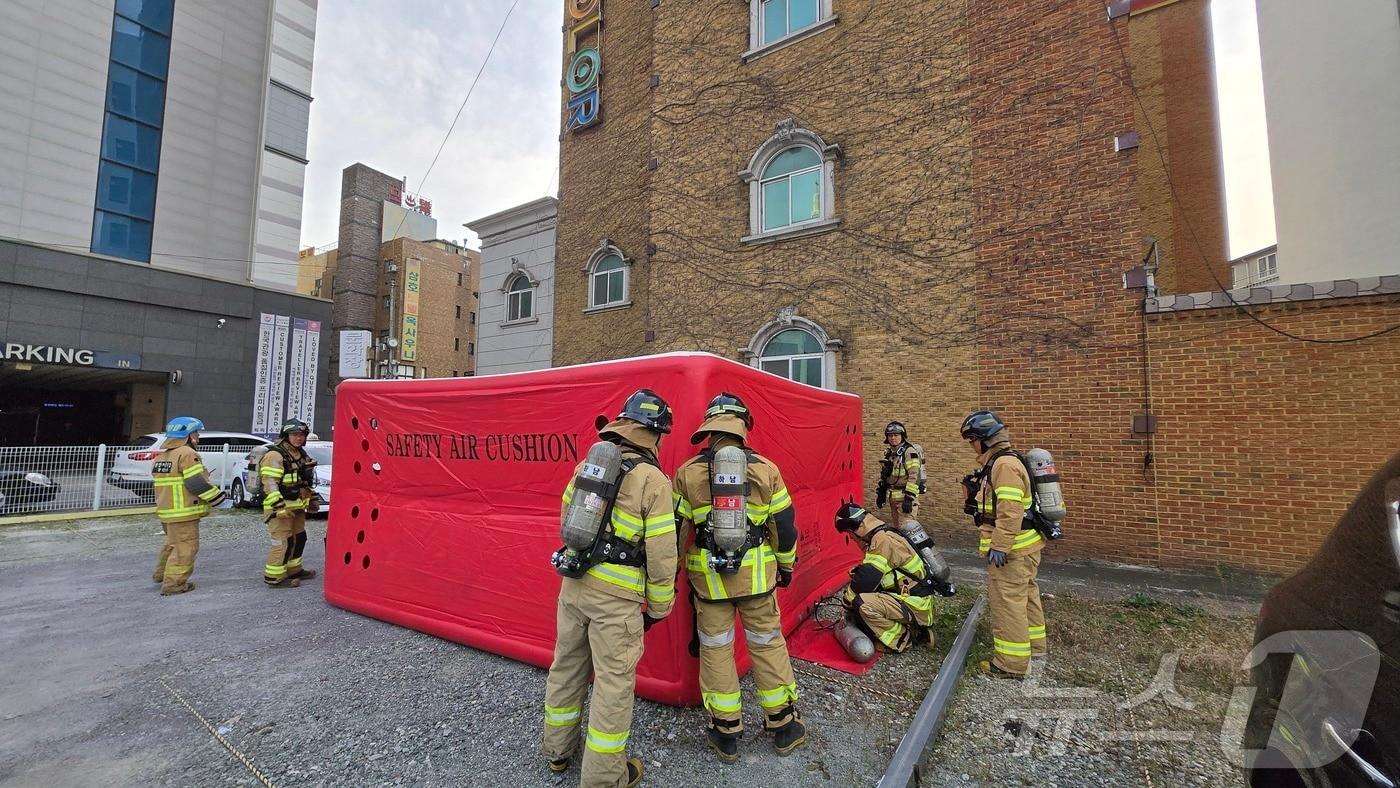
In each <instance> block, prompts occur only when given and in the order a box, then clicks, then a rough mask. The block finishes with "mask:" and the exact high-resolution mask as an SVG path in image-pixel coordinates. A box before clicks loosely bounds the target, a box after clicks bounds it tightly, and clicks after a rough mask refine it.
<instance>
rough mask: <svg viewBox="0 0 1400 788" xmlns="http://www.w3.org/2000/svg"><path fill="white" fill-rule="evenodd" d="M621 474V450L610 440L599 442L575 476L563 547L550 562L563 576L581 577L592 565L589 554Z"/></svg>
mask: <svg viewBox="0 0 1400 788" xmlns="http://www.w3.org/2000/svg"><path fill="white" fill-rule="evenodd" d="M621 476H622V449H621V448H620V447H619V446H618V445H617V444H615V443H612V442H610V441H598V442H597V443H595V444H593V445H592V446H591V447H589V449H588V455H587V456H586V457H585V458H584V460H583V465H582V466H580V467H579V470H578V475H577V476H575V477H574V497H573V500H571V501H570V502H569V508H568V509H567V510H565V512H564V518H563V522H562V523H561V524H560V526H559V538H560V539H561V540H562V541H563V542H564V546H563V547H562V548H560V549H559V550H558V551H556V552H555V553H554V555H553V556H552V557H551V559H550V563H552V564H554V568H555V570H556V571H557V572H559V574H561V575H563V576H564V577H580V576H582V575H583V573H584V572H587V571H588V567H589V566H590V562H589V554H590V553H591V552H592V550H593V547H594V545H596V544H597V542H598V540H599V538H600V537H601V536H603V531H604V529H605V528H606V527H607V518H608V514H609V511H610V510H611V508H612V502H613V500H614V499H615V498H617V487H618V482H619V481H620V479H621Z"/></svg>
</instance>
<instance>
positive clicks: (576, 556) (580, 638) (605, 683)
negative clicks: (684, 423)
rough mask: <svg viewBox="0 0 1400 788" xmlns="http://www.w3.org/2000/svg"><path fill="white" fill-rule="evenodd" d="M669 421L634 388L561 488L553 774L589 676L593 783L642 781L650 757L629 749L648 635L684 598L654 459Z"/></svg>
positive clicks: (586, 765)
mask: <svg viewBox="0 0 1400 788" xmlns="http://www.w3.org/2000/svg"><path fill="white" fill-rule="evenodd" d="M671 419H672V414H671V408H670V406H668V405H667V404H666V401H665V400H663V399H662V398H661V397H659V396H657V395H656V394H655V393H654V392H652V391H650V390H648V389H642V390H640V391H638V392H636V393H635V394H633V395H632V396H631V397H629V398H628V399H627V401H626V402H625V403H624V404H623V406H622V412H621V413H619V414H618V416H617V419H616V420H614V421H612V422H611V423H609V424H607V425H606V426H603V427H602V428H600V429H599V432H598V437H599V438H600V439H601V440H600V441H599V442H598V443H596V444H594V445H593V447H592V448H590V449H589V451H588V456H587V457H586V458H585V459H584V462H582V463H580V464H579V466H578V468H577V469H576V470H575V471H574V476H573V480H572V481H570V482H569V485H568V487H566V488H565V490H564V496H563V499H564V503H563V512H562V514H561V516H560V519H561V522H560V531H561V536H562V537H563V539H564V547H563V548H561V549H560V550H559V551H558V552H557V553H555V554H554V559H553V563H554V566H555V568H556V570H557V571H558V572H559V574H561V575H563V576H564V580H563V581H562V583H561V585H560V588H559V603H558V608H557V611H556V613H555V616H556V628H557V633H556V637H555V643H554V662H553V664H551V665H550V668H549V679H548V682H547V683H546V685H545V693H544V723H545V725H544V742H543V749H544V754H545V757H546V758H548V759H549V768H550V770H551V771H554V772H563V771H565V770H566V769H568V768H569V760H570V759H571V758H572V756H573V754H574V752H575V751H577V750H578V748H579V728H580V723H581V721H582V715H583V699H584V696H585V695H587V694H588V676H589V674H590V673H592V674H593V698H592V701H591V702H590V704H589V709H588V731H587V734H586V735H585V736H584V737H583V739H584V751H583V779H582V782H581V784H582V785H584V786H596V787H597V788H615V787H616V786H629V787H630V786H635V785H638V784H639V783H641V781H642V762H641V760H640V759H638V758H628V757H627V755H626V752H627V736H628V733H629V732H630V730H631V727H632V698H633V693H634V691H635V685H636V679H637V661H638V660H639V659H641V656H642V633H643V632H645V631H646V630H647V629H650V628H651V625H652V624H653V623H654V622H656V621H659V620H661V619H663V618H665V617H666V616H667V615H669V614H670V612H671V606H672V605H673V604H674V603H675V599H676V569H677V567H676V552H677V549H676V520H675V509H674V506H673V504H672V499H671V482H670V480H669V479H667V478H666V474H664V473H662V472H661V468H660V467H659V465H658V459H657V456H658V455H657V452H658V450H659V448H660V445H661V436H662V435H664V434H666V433H668V432H670V431H671ZM643 606H645V608H644V607H643Z"/></svg>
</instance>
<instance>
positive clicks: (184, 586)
mask: <svg viewBox="0 0 1400 788" xmlns="http://www.w3.org/2000/svg"><path fill="white" fill-rule="evenodd" d="M193 590H194V583H191V582H189V581H188V580H186V581H185V582H183V583H181V584H180V585H178V586H175V587H174V588H162V589H161V590H160V595H161V596H174V595H175V594H183V593H186V592H188V591H193Z"/></svg>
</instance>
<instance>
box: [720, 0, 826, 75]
mask: <svg viewBox="0 0 1400 788" xmlns="http://www.w3.org/2000/svg"><path fill="white" fill-rule="evenodd" d="M764 2H765V0H749V51H747V52H745V53H744V54H743V57H742V58H741V60H743V61H744V62H745V63H748V62H750V61H752V60H754V59H755V58H758V57H762V56H763V55H766V54H768V53H769V52H774V51H776V50H779V49H782V48H783V47H787V46H791V45H793V44H796V43H797V42H798V41H801V40H803V39H806V38H810V37H812V36H814V35H817V34H818V33H820V32H822V31H823V30H829V29H831V28H832V27H834V26H835V25H836V21H837V15H836V13H835V12H834V11H833V10H832V0H817V21H816V22H814V23H812V24H810V25H807V26H806V27H803V28H799V29H797V30H789V31H788V32H787V35H783V36H779V37H778V38H775V39H773V40H772V41H769V42H768V43H766V44H765V43H763V4H764Z"/></svg>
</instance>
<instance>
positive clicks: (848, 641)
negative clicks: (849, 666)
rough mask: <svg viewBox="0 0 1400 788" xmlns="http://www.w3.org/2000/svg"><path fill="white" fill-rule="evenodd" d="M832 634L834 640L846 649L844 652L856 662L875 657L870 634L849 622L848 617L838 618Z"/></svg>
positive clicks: (866, 660)
mask: <svg viewBox="0 0 1400 788" xmlns="http://www.w3.org/2000/svg"><path fill="white" fill-rule="evenodd" d="M832 634H834V635H835V636H836V642H837V643H840V644H841V648H843V649H845V650H846V654H847V655H848V656H849V657H850V658H851V659H853V660H855V661H856V662H861V663H865V662H869V661H870V660H872V659H874V658H875V644H874V643H872V642H871V641H870V636H869V635H866V634H865V633H864V632H862V631H861V630H860V627H858V626H856V625H855V624H853V623H851V620H850V619H849V618H845V617H843V618H841V619H840V620H838V621H837V622H836V627H835V628H834V629H832Z"/></svg>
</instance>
